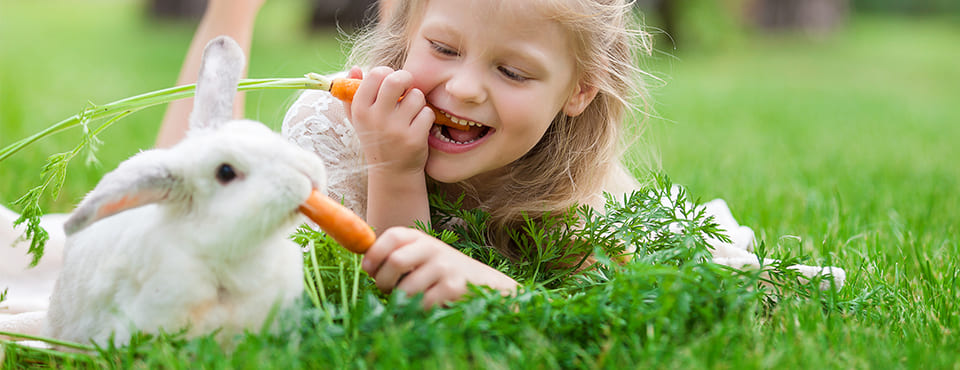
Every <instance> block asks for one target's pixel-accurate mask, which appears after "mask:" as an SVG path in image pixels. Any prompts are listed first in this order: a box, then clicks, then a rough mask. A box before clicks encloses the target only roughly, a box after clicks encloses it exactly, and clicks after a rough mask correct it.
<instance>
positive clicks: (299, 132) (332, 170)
mask: <svg viewBox="0 0 960 370" xmlns="http://www.w3.org/2000/svg"><path fill="white" fill-rule="evenodd" d="M280 131H281V133H282V134H283V136H285V137H287V138H288V139H289V140H290V141H292V142H294V143H296V144H297V145H300V147H302V148H304V149H307V150H309V151H312V152H314V153H316V154H317V155H318V156H320V159H321V160H323V162H324V164H325V165H326V167H327V193H328V194H329V195H330V197H332V198H333V199H337V200H342V201H343V204H344V205H345V206H346V207H347V208H350V210H352V211H353V212H354V213H356V214H358V215H360V217H363V218H364V219H366V215H367V171H366V169H365V166H364V162H363V156H362V154H361V153H362V151H361V148H360V141H359V140H358V139H357V134H356V131H354V129H353V125H351V124H350V121H349V120H347V115H346V111H345V110H344V107H343V103H341V102H340V101H339V100H337V99H336V98H334V97H333V96H332V95H330V94H329V93H328V92H325V91H317V90H307V91H305V92H304V93H303V94H302V95H300V97H299V98H298V99H297V100H296V101H295V102H294V103H293V106H291V107H290V110H288V111H287V114H286V116H285V117H284V118H283V126H282V127H281V130H280Z"/></svg>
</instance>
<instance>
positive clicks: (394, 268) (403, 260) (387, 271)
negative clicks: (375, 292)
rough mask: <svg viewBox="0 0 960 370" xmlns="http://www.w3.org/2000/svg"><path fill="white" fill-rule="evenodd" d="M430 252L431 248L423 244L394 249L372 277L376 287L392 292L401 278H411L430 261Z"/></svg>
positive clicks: (412, 244)
mask: <svg viewBox="0 0 960 370" xmlns="http://www.w3.org/2000/svg"><path fill="white" fill-rule="evenodd" d="M431 251H432V248H429V246H427V245H425V244H423V243H411V244H407V245H404V246H403V247H400V248H397V249H394V250H393V253H390V255H388V256H387V257H386V260H385V261H384V262H383V264H382V266H380V269H379V270H378V271H377V274H376V276H374V277H373V278H374V280H376V283H377V287H378V288H380V290H382V291H385V292H389V291H391V290H393V289H394V288H395V287H396V286H397V283H399V282H400V278H401V277H404V275H406V274H408V273H409V274H410V275H407V276H405V277H406V279H409V278H411V275H414V272H416V270H418V269H420V267H421V266H422V265H423V264H424V262H426V261H427V260H429V259H430V257H431V255H432V252H431ZM406 279H404V280H406Z"/></svg>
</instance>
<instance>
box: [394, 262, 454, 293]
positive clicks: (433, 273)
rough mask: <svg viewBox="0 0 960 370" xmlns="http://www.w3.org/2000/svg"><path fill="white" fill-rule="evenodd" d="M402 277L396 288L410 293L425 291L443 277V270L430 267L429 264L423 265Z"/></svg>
mask: <svg viewBox="0 0 960 370" xmlns="http://www.w3.org/2000/svg"><path fill="white" fill-rule="evenodd" d="M401 277H402V279H401V280H400V281H398V282H397V286H396V289H400V290H402V291H404V292H407V293H410V294H416V293H418V292H425V291H427V289H429V288H430V287H432V286H434V285H435V284H436V283H437V282H438V281H439V280H440V279H441V278H442V277H443V274H442V271H441V270H439V269H434V268H429V266H428V265H421V266H420V268H418V269H416V270H413V271H411V272H409V273H406V274H404V275H403V276H401Z"/></svg>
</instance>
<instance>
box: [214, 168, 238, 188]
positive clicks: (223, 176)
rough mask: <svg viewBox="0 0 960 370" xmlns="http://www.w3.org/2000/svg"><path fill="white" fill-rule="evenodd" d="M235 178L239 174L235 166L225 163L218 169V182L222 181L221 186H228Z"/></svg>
mask: <svg viewBox="0 0 960 370" xmlns="http://www.w3.org/2000/svg"><path fill="white" fill-rule="evenodd" d="M235 178H237V173H236V172H235V171H234V170H233V166H230V165H229V164H226V163H224V164H221V165H220V166H219V167H217V181H220V183H221V184H226V183H228V182H230V181H233V179H235Z"/></svg>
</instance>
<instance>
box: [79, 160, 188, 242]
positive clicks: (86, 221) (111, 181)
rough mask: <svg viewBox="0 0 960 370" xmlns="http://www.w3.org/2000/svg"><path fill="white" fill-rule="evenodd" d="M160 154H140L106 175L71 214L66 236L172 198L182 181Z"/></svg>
mask: <svg viewBox="0 0 960 370" xmlns="http://www.w3.org/2000/svg"><path fill="white" fill-rule="evenodd" d="M157 154H159V153H156V152H152V151H148V152H143V153H140V154H138V155H136V156H134V157H133V158H130V159H128V160H127V161H125V162H123V163H121V164H120V166H119V167H117V169H116V170H113V171H112V172H110V173H108V174H106V175H105V176H104V177H103V179H102V180H101V181H100V183H99V184H97V186H96V188H94V189H93V191H91V192H90V194H87V196H86V197H85V198H84V199H83V201H82V202H80V205H78V206H77V208H76V209H75V210H74V211H73V213H71V214H70V218H69V219H67V221H66V223H65V224H64V226H63V229H64V231H65V232H66V234H67V235H68V236H69V235H71V234H73V233H75V232H78V231H80V230H83V229H84V228H85V227H87V226H89V225H91V224H93V223H94V222H97V221H98V220H100V219H102V218H104V217H108V216H111V215H114V214H117V213H120V212H123V211H126V210H130V209H133V208H137V207H141V206H144V205H147V204H151V203H157V202H161V201H164V200H166V199H168V198H170V197H171V196H172V195H171V194H172V193H174V191H175V190H176V189H177V188H178V187H180V186H181V185H180V183H181V180H180V177H178V176H175V175H173V174H172V173H171V171H170V170H169V169H168V168H167V166H166V165H164V164H163V161H161V160H159V159H162V158H158V157H160V155H157Z"/></svg>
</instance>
